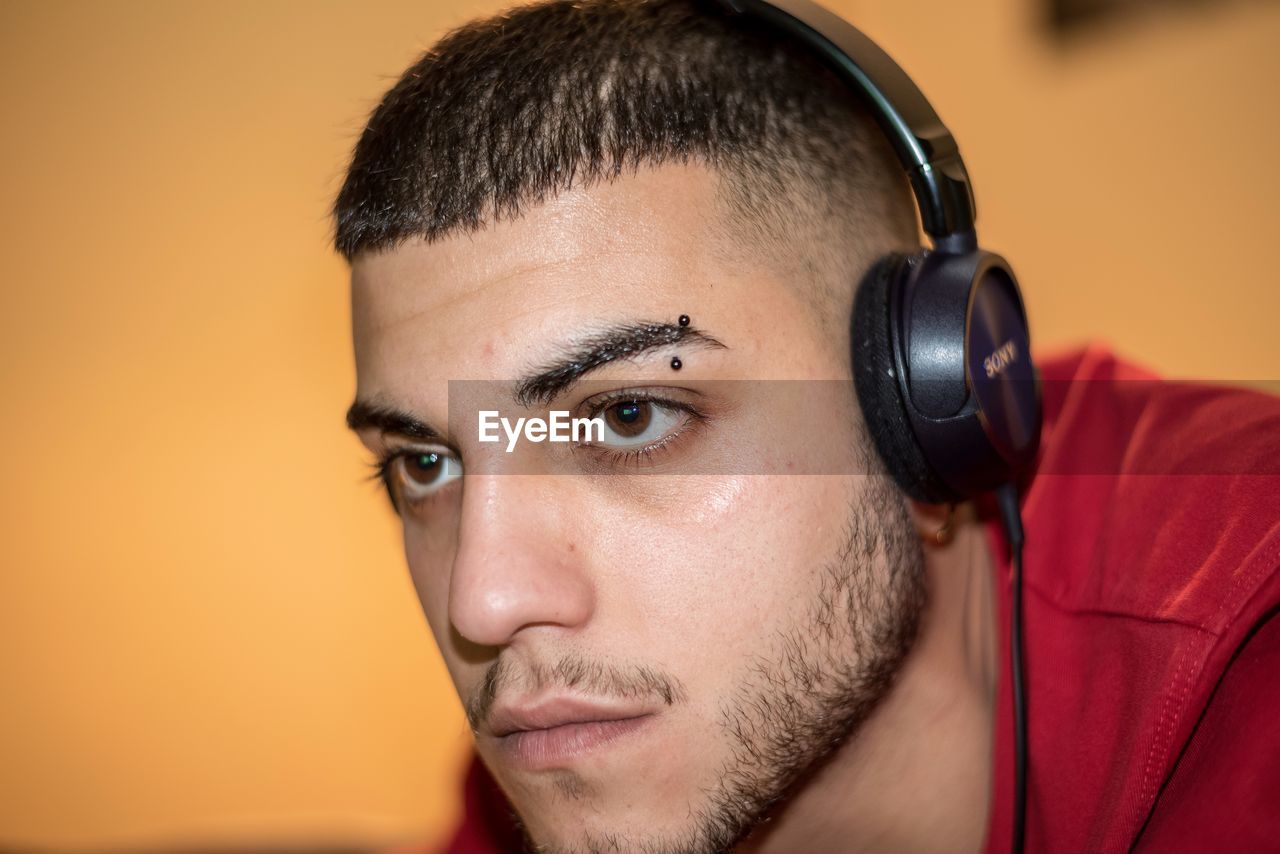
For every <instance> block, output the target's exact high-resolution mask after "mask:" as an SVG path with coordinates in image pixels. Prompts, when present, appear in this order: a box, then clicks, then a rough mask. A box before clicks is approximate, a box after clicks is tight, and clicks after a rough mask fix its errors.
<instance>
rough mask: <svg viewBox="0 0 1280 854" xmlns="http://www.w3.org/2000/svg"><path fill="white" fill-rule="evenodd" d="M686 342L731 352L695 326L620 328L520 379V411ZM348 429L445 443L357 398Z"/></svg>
mask: <svg viewBox="0 0 1280 854" xmlns="http://www.w3.org/2000/svg"><path fill="white" fill-rule="evenodd" d="M684 341H687V342H690V343H692V344H694V345H696V346H698V347H701V348H704V349H710V350H727V349H729V348H728V347H727V346H725V345H724V344H723V343H721V342H720V341H719V340H717V339H716V338H714V337H712V336H711V335H708V334H707V333H705V332H703V331H701V330H699V329H697V328H695V327H692V326H677V325H675V324H671V323H652V322H639V323H624V324H618V325H615V326H610V327H606V328H605V329H602V330H600V331H599V332H595V333H592V334H591V335H589V336H587V337H586V338H583V339H581V340H579V341H577V342H575V343H574V344H573V345H571V346H570V349H569V351H568V352H567V353H566V354H565V355H564V356H562V357H560V358H559V359H556V360H554V361H552V362H550V363H548V364H546V365H543V366H542V367H541V368H538V369H537V370H536V371H535V372H534V373H532V374H530V375H529V376H527V377H525V378H524V379H522V380H520V381H519V382H518V383H517V385H516V391H515V400H516V402H517V403H518V404H520V405H521V406H529V405H531V404H534V403H543V404H545V403H549V402H550V401H552V400H554V399H555V398H556V397H557V396H559V395H560V394H563V393H564V392H565V390H567V389H568V388H570V387H571V386H572V385H573V384H574V383H576V382H577V381H578V380H580V379H582V377H583V376H585V375H586V374H589V373H590V372H592V371H594V370H596V369H597V368H601V367H603V366H604V365H607V364H609V363H610V362H616V361H619V360H624V359H635V358H637V357H639V356H641V355H643V354H645V353H647V352H649V351H651V350H655V349H657V348H659V347H666V346H669V345H671V344H677V343H680V342H684ZM347 427H348V428H350V429H351V430H357V431H358V430H365V429H368V428H373V429H375V430H378V431H379V432H381V433H383V434H384V435H386V434H390V435H396V436H404V437H406V438H409V439H425V440H428V441H436V442H441V443H444V444H447V440H446V439H445V437H444V435H443V434H442V433H441V432H440V431H439V430H437V429H435V428H434V427H432V426H431V425H430V424H428V423H427V422H425V421H423V420H422V419H420V418H418V417H417V416H416V415H414V414H412V413H410V412H406V411H405V410H403V409H397V408H396V407H394V406H388V405H386V404H382V403H377V402H375V401H370V400H359V399H357V400H356V401H355V402H353V403H352V404H351V407H350V408H349V409H347Z"/></svg>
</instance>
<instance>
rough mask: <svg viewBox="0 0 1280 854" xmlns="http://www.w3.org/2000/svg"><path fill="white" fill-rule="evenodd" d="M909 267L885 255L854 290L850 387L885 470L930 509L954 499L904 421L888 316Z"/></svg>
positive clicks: (907, 259)
mask: <svg viewBox="0 0 1280 854" xmlns="http://www.w3.org/2000/svg"><path fill="white" fill-rule="evenodd" d="M911 266H912V265H911V256H907V255H901V254H893V255H887V256H885V257H884V258H881V259H880V260H879V261H877V262H876V263H875V264H874V265H873V266H872V267H871V269H870V270H869V271H868V272H867V275H866V276H865V277H864V278H863V280H862V282H861V283H860V284H859V285H858V291H857V294H856V296H855V298H854V303H853V317H852V319H851V321H850V326H849V329H850V336H851V339H852V357H853V382H854V388H855V389H856V390H857V394H858V404H859V405H860V406H861V407H862V417H863V420H864V421H865V422H866V425H867V430H868V431H869V432H870V433H871V440H872V441H873V442H874V443H875V446H876V450H877V451H878V452H879V453H880V459H881V460H883V461H884V464H885V467H886V468H887V469H888V470H889V473H890V474H891V475H893V479H894V480H895V481H896V482H897V484H898V486H900V487H901V488H902V490H903V491H904V492H905V493H906V494H907V495H908V496H910V497H911V498H914V499H915V500H917V501H924V502H927V503H931V504H932V503H939V502H943V501H949V500H951V499H952V498H954V497H955V496H954V492H953V491H952V490H951V489H949V488H948V487H947V486H946V484H944V483H943V482H942V480H941V479H940V478H939V477H938V476H937V474H935V473H934V471H933V468H932V467H931V466H930V465H929V463H928V461H927V460H926V459H925V455H924V451H923V449H922V448H921V447H920V444H919V442H917V441H916V436H915V431H914V430H913V429H912V427H911V422H910V420H909V419H908V417H907V410H906V404H905V402H904V401H903V399H902V394H903V390H902V386H903V384H902V383H901V382H900V381H899V377H898V368H897V363H896V360H895V358H894V353H895V349H896V348H897V347H898V346H899V344H900V342H899V341H897V340H896V336H895V335H894V332H893V329H892V326H891V323H890V316H889V305H890V300H891V299H895V298H897V296H898V294H899V293H900V291H901V288H902V287H903V286H904V280H905V278H906V277H907V276H908V275H909V274H910V271H911Z"/></svg>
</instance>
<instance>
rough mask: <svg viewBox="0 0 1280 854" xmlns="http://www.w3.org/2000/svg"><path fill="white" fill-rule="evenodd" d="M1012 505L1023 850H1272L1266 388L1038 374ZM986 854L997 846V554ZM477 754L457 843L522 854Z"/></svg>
mask: <svg viewBox="0 0 1280 854" xmlns="http://www.w3.org/2000/svg"><path fill="white" fill-rule="evenodd" d="M1040 373H1041V377H1042V379H1043V402H1044V415H1045V427H1044V437H1043V440H1042V449H1041V455H1040V459H1039V462H1038V464H1037V473H1036V476H1035V478H1034V480H1033V481H1032V482H1031V486H1030V488H1029V489H1028V491H1027V492H1026V495H1025V498H1024V500H1023V523H1024V528H1025V530H1026V545H1025V553H1024V594H1023V595H1024V600H1023V601H1024V612H1025V619H1026V622H1025V643H1026V668H1027V685H1028V695H1027V708H1028V721H1029V728H1028V740H1029V744H1030V761H1029V764H1030V771H1029V775H1028V794H1027V803H1028V808H1027V850H1028V851H1031V852H1044V851H1063V852H1079V851H1117V850H1128V849H1129V848H1131V847H1133V846H1134V845H1138V846H1139V847H1141V848H1144V849H1149V850H1153V851H1196V852H1211V851H1259V850H1272V851H1276V850H1280V619H1276V618H1275V616H1276V614H1277V612H1278V609H1280V398H1277V397H1271V396H1268V395H1263V394H1260V393H1257V392H1252V391H1247V390H1243V389H1238V388H1228V387H1222V386H1212V385H1203V384H1191V383H1167V382H1163V383H1162V382H1158V381H1156V378H1155V377H1154V375H1152V374H1150V373H1147V372H1145V371H1143V370H1141V369H1138V368H1135V367H1133V366H1131V365H1127V364H1125V363H1122V362H1120V361H1118V360H1117V359H1115V357H1113V356H1112V355H1111V354H1110V353H1108V352H1106V351H1105V350H1102V349H1098V348H1090V349H1087V350H1084V351H1080V352H1076V353H1072V354H1070V355H1068V356H1065V357H1061V358H1056V359H1048V360H1045V361H1044V362H1042V363H1041V364H1040ZM989 518H990V519H991V520H992V521H990V522H989V523H988V533H989V534H990V539H991V543H992V549H993V554H994V555H995V557H996V566H997V572H999V573H1000V581H1001V583H1000V584H998V585H997V586H996V588H997V590H998V591H999V598H1000V601H999V606H1000V607H999V611H1000V620H1001V630H1000V633H999V636H1000V638H1001V650H1000V655H1001V661H1002V662H1003V666H1004V668H1005V669H1004V671H1003V672H1002V676H1001V680H1000V688H999V697H998V707H997V709H998V711H997V721H996V726H997V730H996V732H997V736H996V745H995V756H994V762H995V765H994V777H995V779H994V789H993V798H992V806H991V812H990V815H989V818H988V822H989V823H988V832H987V846H986V850H987V851H988V852H993V853H994V852H1004V851H1008V850H1009V846H1010V833H1011V827H1012V806H1013V755H1012V699H1011V696H1010V694H1009V679H1008V661H1009V650H1008V615H1009V584H1008V579H1009V577H1010V566H1009V562H1008V555H1007V548H1006V546H1005V543H1004V537H1003V533H1002V532H1001V530H1000V528H999V525H998V522H996V521H995V514H994V513H990V514H989ZM520 850H521V843H520V837H519V835H518V834H517V833H516V831H515V830H514V826H513V824H512V822H511V810H510V807H508V806H507V804H506V802H505V800H504V799H503V797H502V795H501V793H500V792H499V791H498V789H497V787H496V786H495V785H494V783H493V782H492V780H491V779H490V778H489V775H488V774H487V773H486V772H485V771H484V768H483V766H481V765H480V763H479V762H478V761H476V762H473V763H472V767H471V769H470V770H469V772H468V774H467V782H466V817H465V819H464V821H463V825H462V827H461V829H460V830H459V831H458V833H457V835H456V836H455V838H454V840H453V842H452V844H451V845H450V846H449V848H448V851H449V852H450V854H495V852H508V851H510V852H518V851H520Z"/></svg>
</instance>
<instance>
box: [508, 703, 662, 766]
mask: <svg viewBox="0 0 1280 854" xmlns="http://www.w3.org/2000/svg"><path fill="white" fill-rule="evenodd" d="M654 718H655V715H654V713H653V712H652V711H650V710H649V709H647V708H644V707H642V706H637V705H634V704H627V705H614V704H605V703H595V702H591V701H586V700H581V699H576V698H570V697H552V698H550V699H547V700H543V701H540V702H537V703H525V704H517V705H502V706H499V707H497V708H495V709H494V712H493V715H492V716H491V718H490V729H491V730H492V732H493V735H494V739H495V741H496V743H497V747H498V750H499V751H500V752H501V754H502V756H503V757H504V758H505V759H506V760H507V763H508V764H510V765H511V766H513V767H516V768H521V769H524V770H529V771H537V770H545V769H550V768H564V767H567V766H569V765H571V764H572V763H573V762H575V761H577V760H579V759H581V758H583V757H585V756H587V755H588V754H593V753H599V752H601V751H603V750H604V749H606V748H608V747H610V746H612V745H615V744H617V743H619V742H621V741H623V740H625V739H627V738H629V737H630V736H632V735H635V734H637V733H639V732H641V731H643V730H644V729H646V728H648V726H649V725H650V724H651V723H652V722H653V721H654Z"/></svg>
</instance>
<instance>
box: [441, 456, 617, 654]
mask: <svg viewBox="0 0 1280 854" xmlns="http://www.w3.org/2000/svg"><path fill="white" fill-rule="evenodd" d="M556 480H558V479H557V478H551V477H548V476H545V475H543V476H536V475H511V474H507V475H496V474H478V475H471V476H468V478H467V483H466V489H465V491H464V495H463V499H462V508H461V518H460V519H459V527H458V549H457V552H456V554H455V556H454V562H453V569H452V574H451V576H450V584H449V619H450V620H451V621H452V623H453V626H454V628H455V629H457V631H458V632H459V634H461V635H462V636H463V637H464V638H466V639H467V640H469V641H471V642H472V643H475V644H480V645H482V646H491V647H501V646H506V645H508V644H510V643H512V642H513V641H514V640H515V639H516V636H517V635H518V634H519V633H520V632H521V631H522V630H525V629H528V628H531V627H535V626H543V627H551V628H558V629H563V630H573V629H577V628H580V627H581V626H583V625H585V624H586V623H587V622H588V621H589V620H590V618H591V614H592V611H593V610H594V607H595V588H594V586H593V583H592V579H591V577H590V574H589V571H588V567H587V565H586V561H587V556H586V555H584V554H583V550H582V549H577V548H575V547H574V545H573V539H572V532H571V531H570V530H568V529H567V527H566V525H567V522H568V520H569V519H570V514H567V513H566V512H565V511H564V508H565V507H571V506H574V505H573V503H571V502H570V500H569V496H565V495H562V494H559V493H560V492H561V491H562V490H564V489H566V488H569V485H568V484H560V483H556V482H555V481H556ZM566 480H567V479H566Z"/></svg>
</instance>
